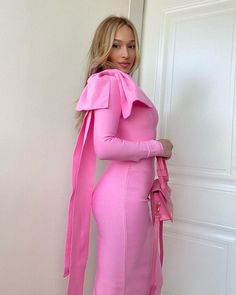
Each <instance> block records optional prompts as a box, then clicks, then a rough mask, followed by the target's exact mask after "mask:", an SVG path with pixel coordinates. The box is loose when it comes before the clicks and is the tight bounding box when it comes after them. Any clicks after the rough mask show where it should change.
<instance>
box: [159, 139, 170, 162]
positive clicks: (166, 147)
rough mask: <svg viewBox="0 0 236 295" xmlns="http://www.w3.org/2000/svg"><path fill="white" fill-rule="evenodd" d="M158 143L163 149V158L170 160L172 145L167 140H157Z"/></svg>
mask: <svg viewBox="0 0 236 295" xmlns="http://www.w3.org/2000/svg"><path fill="white" fill-rule="evenodd" d="M158 141H159V142H160V143H161V144H162V146H163V149H164V155H163V157H165V158H168V159H170V157H171V155H172V149H173V144H172V143H171V141H170V140H169V139H159V140H158Z"/></svg>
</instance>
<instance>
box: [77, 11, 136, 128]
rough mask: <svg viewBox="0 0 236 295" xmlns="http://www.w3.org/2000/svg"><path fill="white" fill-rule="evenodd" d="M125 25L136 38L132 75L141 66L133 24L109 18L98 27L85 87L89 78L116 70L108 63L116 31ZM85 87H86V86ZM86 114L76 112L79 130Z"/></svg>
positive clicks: (127, 20)
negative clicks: (109, 70) (105, 71)
mask: <svg viewBox="0 0 236 295" xmlns="http://www.w3.org/2000/svg"><path fill="white" fill-rule="evenodd" d="M124 25H126V26H128V27H130V28H131V30H132V31H133V33H134V38H135V48H136V54H135V61H134V64H133V66H132V68H131V70H130V73H129V74H130V75H132V74H133V73H134V71H135V70H136V69H137V68H138V66H139V64H140V51H139V39H138V34H137V31H136V29H135V26H134V25H133V23H132V22H131V21H130V20H129V19H127V18H126V17H118V16H113V15H111V16H108V17H107V18H105V19H104V20H103V21H102V22H101V23H100V24H99V25H98V27H97V30H96V31H95V34H94V37H93V40H92V44H91V46H90V49H89V52H88V64H87V73H86V78H85V85H86V83H87V80H88V78H89V77H90V76H91V75H92V74H95V73H98V72H101V71H103V70H106V69H112V68H115V65H114V64H112V63H111V62H110V61H108V57H109V55H110V52H111V49H112V45H113V40H114V38H115V34H116V31H117V30H118V29H120V28H121V27H123V26H124ZM85 85H84V86H85ZM84 115H85V112H84V111H81V112H76V118H77V123H76V128H77V129H79V128H80V125H81V123H82V121H83V118H84Z"/></svg>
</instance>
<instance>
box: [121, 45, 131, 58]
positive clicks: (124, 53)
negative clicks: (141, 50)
mask: <svg viewBox="0 0 236 295" xmlns="http://www.w3.org/2000/svg"><path fill="white" fill-rule="evenodd" d="M128 56H129V51H128V48H127V47H126V46H123V48H122V57H128Z"/></svg>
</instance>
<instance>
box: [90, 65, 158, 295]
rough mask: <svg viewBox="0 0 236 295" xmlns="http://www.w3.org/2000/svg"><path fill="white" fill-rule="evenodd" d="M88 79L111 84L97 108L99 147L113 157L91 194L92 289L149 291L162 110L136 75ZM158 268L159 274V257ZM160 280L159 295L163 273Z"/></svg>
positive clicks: (118, 294)
mask: <svg viewBox="0 0 236 295" xmlns="http://www.w3.org/2000/svg"><path fill="white" fill-rule="evenodd" d="M91 81H92V82H91ZM89 83H95V84H96V83H98V84H99V85H104V87H109V105H108V107H107V108H99V109H94V134H93V138H94V139H93V140H94V149H95V153H96V156H97V157H98V158H99V159H103V160H109V162H108V165H107V167H106V170H105V171H104V172H103V174H102V176H101V177H100V179H99V181H98V183H97V184H96V186H95V188H94V190H93V196H92V212H93V215H94V218H95V220H96V224H97V229H98V249H97V269H96V276H95V283H94V289H93V295H148V294H149V289H150V279H151V278H150V275H151V265H152V245H153V225H152V221H151V217H150V212H149V205H148V199H147V197H148V195H149V191H150V188H151V186H152V183H153V179H154V176H155V175H154V174H155V173H154V159H155V156H162V155H163V147H162V145H161V144H160V142H158V141H157V140H155V139H156V128H157V123H158V113H157V110H156V108H155V106H154V105H153V104H152V102H151V101H150V100H149V98H147V97H146V95H145V94H144V93H143V92H142V90H141V89H140V88H139V87H138V86H137V85H136V83H135V82H134V81H133V80H132V78H131V77H130V76H129V75H128V74H124V73H121V72H120V71H119V70H115V69H114V70H106V71H103V72H102V73H98V74H94V75H93V77H92V79H91V80H90V82H89ZM108 84H109V85H108ZM95 89H96V86H95ZM103 89H105V88H103V87H102V88H101V87H100V88H99V89H97V91H100V92H102V91H103ZM94 93H97V92H96V91H94ZM124 95H125V96H126V101H124V97H123V96H124ZM94 99H96V97H94ZM126 103H127V105H129V108H130V111H129V113H128V114H125V112H126V110H127V108H128V107H127V105H126ZM157 268H159V269H158V270H157V273H159V274H161V271H160V268H161V266H160V264H158V263H157ZM157 283H158V285H157V289H156V293H155V294H156V295H159V294H160V289H161V286H162V276H159V277H158V278H157Z"/></svg>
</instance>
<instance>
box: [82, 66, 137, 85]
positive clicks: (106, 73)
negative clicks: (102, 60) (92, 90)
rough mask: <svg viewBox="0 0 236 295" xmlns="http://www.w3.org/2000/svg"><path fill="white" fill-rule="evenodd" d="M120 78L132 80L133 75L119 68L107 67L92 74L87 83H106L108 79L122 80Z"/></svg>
mask: <svg viewBox="0 0 236 295" xmlns="http://www.w3.org/2000/svg"><path fill="white" fill-rule="evenodd" d="M120 79H126V80H127V79H128V80H132V77H131V76H130V75H129V74H126V73H124V72H122V71H120V70H118V69H106V70H103V71H101V72H98V73H95V74H92V75H91V76H90V77H89V78H88V80H87V83H94V82H95V83H96V82H104V83H106V82H107V81H110V80H120ZM132 81H133V80H132Z"/></svg>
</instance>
